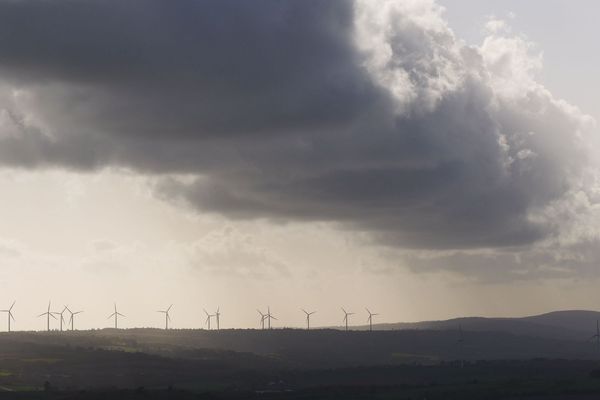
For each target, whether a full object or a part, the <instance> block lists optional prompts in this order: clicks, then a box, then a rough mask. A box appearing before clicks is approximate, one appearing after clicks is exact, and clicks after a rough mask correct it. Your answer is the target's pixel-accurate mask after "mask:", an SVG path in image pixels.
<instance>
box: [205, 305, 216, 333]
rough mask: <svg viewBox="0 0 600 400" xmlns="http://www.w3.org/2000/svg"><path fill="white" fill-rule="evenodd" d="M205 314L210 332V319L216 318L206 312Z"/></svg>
mask: <svg viewBox="0 0 600 400" xmlns="http://www.w3.org/2000/svg"><path fill="white" fill-rule="evenodd" d="M204 314H206V322H205V323H206V324H208V330H209V331H210V319H211V318H212V317H214V315H211V314H209V313H208V311H206V310H204Z"/></svg>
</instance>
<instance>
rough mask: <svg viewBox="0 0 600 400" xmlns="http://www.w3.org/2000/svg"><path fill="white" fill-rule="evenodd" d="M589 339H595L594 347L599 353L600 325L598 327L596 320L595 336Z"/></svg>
mask: <svg viewBox="0 0 600 400" xmlns="http://www.w3.org/2000/svg"><path fill="white" fill-rule="evenodd" d="M591 339H596V346H597V347H598V351H600V325H598V320H596V334H595V335H593V336H592V337H591V338H590V340H591Z"/></svg>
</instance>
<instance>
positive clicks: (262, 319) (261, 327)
mask: <svg viewBox="0 0 600 400" xmlns="http://www.w3.org/2000/svg"><path fill="white" fill-rule="evenodd" d="M256 311H258V313H259V314H260V329H263V330H264V329H265V319H266V318H267V316H266V314H263V313H262V312H261V311H260V310H259V309H256Z"/></svg>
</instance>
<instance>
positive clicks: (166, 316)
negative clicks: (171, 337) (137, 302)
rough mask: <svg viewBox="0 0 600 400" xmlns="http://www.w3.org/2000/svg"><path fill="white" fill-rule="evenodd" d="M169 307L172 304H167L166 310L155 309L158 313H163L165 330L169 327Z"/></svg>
mask: <svg viewBox="0 0 600 400" xmlns="http://www.w3.org/2000/svg"><path fill="white" fill-rule="evenodd" d="M171 307H173V304H171V305H170V306H169V308H167V309H166V310H162V311H160V310H159V311H157V312H159V313H163V314H165V330H167V329H169V321H171V316H170V315H169V311H171Z"/></svg>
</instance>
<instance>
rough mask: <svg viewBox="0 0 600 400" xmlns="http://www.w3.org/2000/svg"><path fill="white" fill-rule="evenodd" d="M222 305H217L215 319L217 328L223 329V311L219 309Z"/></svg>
mask: <svg viewBox="0 0 600 400" xmlns="http://www.w3.org/2000/svg"><path fill="white" fill-rule="evenodd" d="M219 308H220V307H217V311H215V320H216V321H217V330H219V329H221V321H220V320H221V312H220V311H219Z"/></svg>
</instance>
